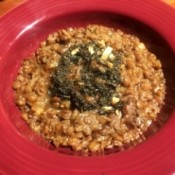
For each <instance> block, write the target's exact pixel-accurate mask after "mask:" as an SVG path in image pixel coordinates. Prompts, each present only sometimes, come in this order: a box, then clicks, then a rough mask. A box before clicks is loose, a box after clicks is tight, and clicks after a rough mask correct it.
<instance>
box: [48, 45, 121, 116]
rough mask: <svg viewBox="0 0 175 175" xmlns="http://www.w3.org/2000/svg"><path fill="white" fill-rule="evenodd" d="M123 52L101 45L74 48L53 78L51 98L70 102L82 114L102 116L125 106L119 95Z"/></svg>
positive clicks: (69, 50)
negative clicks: (93, 113)
mask: <svg viewBox="0 0 175 175" xmlns="http://www.w3.org/2000/svg"><path fill="white" fill-rule="evenodd" d="M121 57H122V52H114V51H113V49H112V48H111V47H110V46H106V45H105V43H103V44H102V42H89V43H84V44H77V45H74V46H71V47H70V48H69V49H67V51H66V52H65V53H64V55H63V56H62V58H61V61H60V63H59V65H58V67H57V68H56V69H55V71H54V73H53V75H52V77H51V87H50V92H51V95H52V96H53V97H54V96H57V97H60V98H62V99H65V100H70V102H71V107H72V108H73V109H75V108H76V109H78V110H80V111H88V110H94V109H96V110H98V112H99V113H100V114H103V113H108V112H112V111H115V110H116V109H119V108H121V107H122V102H121V101H120V100H119V96H118V94H117V91H116V89H117V87H118V86H119V85H120V83H121V77H120V65H121Z"/></svg>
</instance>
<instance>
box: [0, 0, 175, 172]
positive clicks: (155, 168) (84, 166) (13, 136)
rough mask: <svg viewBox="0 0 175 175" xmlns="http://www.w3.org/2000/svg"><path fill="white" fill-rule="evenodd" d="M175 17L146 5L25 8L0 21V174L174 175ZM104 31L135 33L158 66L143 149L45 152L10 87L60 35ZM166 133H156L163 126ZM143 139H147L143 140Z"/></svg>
mask: <svg viewBox="0 0 175 175" xmlns="http://www.w3.org/2000/svg"><path fill="white" fill-rule="evenodd" d="M174 19H175V10H174V9H172V8H171V7H169V6H167V5H165V4H164V3H163V2H161V1H157V0H156V1H152V0H143V1H140V0H133V1H130V0H116V1H113V0H89V1H86V0H72V1H69V0H59V1H57V0H50V1H43V0H36V1H31V0H29V1H27V2H25V3H23V4H21V5H20V6H18V7H17V8H15V9H14V10H12V11H10V12H9V13H8V14H6V15H5V16H3V17H1V19H0V26H1V27H0V174H2V175H6V174H8V175H22V174H25V175H29V174H30V175H31V174H36V175H40V174H42V175H52V174H60V175H70V174H71V175H116V174H117V175H125V174H126V175H128V174H133V175H147V174H150V175H173V173H175V134H174V132H175V113H174V109H175V102H174V99H175V90H174V89H175V70H174V64H175V56H174V52H175V38H174V36H175V30H174V29H175V20H174ZM94 23H95V24H103V25H107V26H112V27H119V28H122V29H123V30H125V31H126V32H129V33H137V34H138V35H139V36H140V37H141V38H142V39H143V40H144V41H145V42H148V43H152V45H153V46H154V47H153V48H151V49H152V51H153V52H155V53H156V54H157V55H158V57H159V58H160V59H161V61H162V63H163V69H164V72H165V78H166V80H167V89H168V90H167V97H166V104H165V107H164V108H163V110H162V111H161V114H160V121H161V122H158V123H156V124H155V125H156V126H157V128H160V129H159V131H158V132H157V133H156V134H154V135H153V136H151V137H149V139H148V140H146V141H145V142H144V143H142V144H140V145H138V146H136V147H135V148H132V149H130V150H126V151H123V152H119V153H116V152H112V153H111V154H107V155H103V156H91V157H83V156H77V155H70V154H68V153H65V152H61V151H60V152H58V151H57V152H56V151H53V150H51V148H50V145H49V144H48V143H47V142H46V141H45V140H43V139H42V138H40V137H39V136H37V135H36V134H34V133H33V132H32V131H31V130H30V129H29V128H28V126H27V125H26V124H25V122H24V121H23V120H22V119H21V118H20V112H19V110H18V109H17V107H16V106H15V103H14V100H13V89H12V83H13V81H14V79H15V77H16V75H17V71H18V69H19V67H20V63H21V61H22V60H23V59H24V58H25V57H27V56H28V55H30V54H31V53H32V52H34V51H35V50H36V49H37V47H38V46H39V43H40V42H41V41H42V40H44V39H45V38H46V36H47V35H48V34H49V33H51V32H54V31H56V30H58V29H61V28H66V27H75V26H85V25H87V24H94ZM164 121H166V122H165V125H164V126H163V127H162V124H163V123H164ZM148 135H149V134H148Z"/></svg>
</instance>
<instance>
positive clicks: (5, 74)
mask: <svg viewBox="0 0 175 175" xmlns="http://www.w3.org/2000/svg"><path fill="white" fill-rule="evenodd" d="M88 24H102V25H105V26H110V27H114V28H120V29H122V30H124V31H125V32H127V33H130V34H136V35H137V36H138V37H139V38H140V39H141V40H142V41H143V42H144V43H145V44H146V45H147V47H148V48H149V49H150V51H152V52H153V53H155V54H156V55H157V57H158V58H159V59H160V60H161V62H162V64H163V71H164V75H165V78H166V86H167V94H166V99H165V105H164V107H163V108H162V110H161V112H160V114H159V116H158V121H157V122H155V123H154V124H153V125H151V126H150V128H149V130H148V131H147V132H146V133H145V136H146V137H150V136H151V135H152V134H153V133H154V132H156V131H157V129H159V128H160V127H161V126H162V125H163V124H164V123H165V122H166V121H167V120H168V119H169V117H170V116H171V113H172V112H173V110H174V108H175V100H173V99H175V90H174V86H175V69H174V54H173V52H172V50H171V48H170V47H169V46H168V44H167V42H166V40H164V39H163V38H162V37H161V36H160V35H159V34H158V33H157V32H156V31H154V30H153V29H151V28H150V27H149V26H147V25H145V24H143V23H141V22H139V21H136V20H134V19H131V18H129V17H127V16H121V15H119V14H113V13H108V12H100V11H86V12H78V13H70V14H67V15H59V16H55V17H53V18H49V19H47V20H44V19H43V20H41V21H39V20H38V21H35V22H34V23H32V24H28V25H26V26H25V27H24V29H23V31H21V32H20V33H19V34H18V35H17V36H16V38H14V39H13V40H12V42H11V44H10V45H9V48H8V52H7V53H6V54H5V56H4V57H3V58H2V60H1V64H0V79H1V82H2V84H1V86H0V91H1V92H3V93H2V94H1V96H0V101H1V104H2V105H3V108H4V111H5V114H6V117H7V118H8V119H9V120H10V121H11V123H12V125H13V126H14V127H15V129H16V132H18V133H19V134H20V135H21V136H22V137H24V138H27V139H28V140H30V141H31V142H33V143H35V144H37V145H40V146H41V147H44V148H48V149H53V147H52V146H51V145H50V144H49V143H48V142H47V141H45V140H44V139H42V138H41V137H40V136H39V135H37V134H35V133H33V132H32V131H31V130H30V129H29V127H28V126H27V124H26V123H25V122H24V121H23V120H22V119H21V117H20V111H19V110H18V108H17V107H16V105H15V103H14V99H13V89H12V84H13V81H14V79H15V78H16V76H17V72H18V70H19V67H20V65H21V62H22V60H23V59H24V58H26V57H27V56H29V55H30V54H31V53H32V52H34V51H35V50H36V49H37V47H38V46H39V43H40V42H41V41H42V40H44V39H45V38H46V36H47V35H48V34H49V33H52V32H54V31H56V30H58V29H62V28H66V27H77V26H78V27H79V26H86V25H88ZM59 151H61V152H64V153H65V152H66V153H69V154H72V153H71V152H69V151H67V150H66V151H65V150H59ZM115 151H117V150H115ZM112 152H114V151H112ZM110 153H111V152H110Z"/></svg>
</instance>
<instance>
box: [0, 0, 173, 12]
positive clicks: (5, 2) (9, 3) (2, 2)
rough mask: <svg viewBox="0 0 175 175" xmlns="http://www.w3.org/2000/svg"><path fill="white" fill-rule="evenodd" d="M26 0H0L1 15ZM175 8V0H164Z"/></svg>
mask: <svg viewBox="0 0 175 175" xmlns="http://www.w3.org/2000/svg"><path fill="white" fill-rule="evenodd" d="M24 1H26V0H0V15H3V14H5V13H7V12H8V11H9V10H10V9H12V8H13V7H15V6H16V5H18V4H20V3H22V2H24ZM162 1H164V2H165V3H167V4H169V5H171V6H172V7H174V8H175V0H162Z"/></svg>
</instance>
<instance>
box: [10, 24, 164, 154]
mask: <svg viewBox="0 0 175 175" xmlns="http://www.w3.org/2000/svg"><path fill="white" fill-rule="evenodd" d="M13 88H14V99H15V103H16V105H17V106H18V107H19V109H20V110H21V116H22V118H23V119H24V120H25V121H26V122H27V124H28V125H29V126H30V128H31V129H32V130H33V131H35V132H36V133H39V134H40V135H42V136H43V137H44V138H45V139H47V140H48V141H49V142H50V143H52V144H53V145H54V146H55V147H57V148H60V147H66V148H70V149H72V150H73V151H81V152H84V153H88V152H92V153H98V152H104V151H105V150H108V149H113V148H115V147H123V146H124V145H126V144H130V143H131V144H132V143H134V142H137V141H138V140H139V141H138V143H139V142H140V141H143V140H144V135H143V133H144V132H145V131H146V130H147V129H148V127H149V126H150V125H151V123H152V122H154V121H156V120H157V115H158V113H159V112H160V110H161V108H162V106H163V104H164V98H165V93H166V82H165V78H164V74H163V71H162V65H161V62H160V60H159V59H158V58H157V57H156V56H155V55H154V54H153V53H151V52H150V51H149V50H148V49H147V47H146V46H145V44H144V43H143V42H141V41H140V40H139V38H138V37H137V36H135V35H131V34H126V33H124V32H123V31H121V30H119V29H114V28H110V27H105V26H102V25H88V26H86V27H79V28H67V29H62V30H58V31H57V32H55V33H53V34H50V35H49V36H48V38H47V39H46V40H45V41H43V42H42V43H41V45H40V47H39V48H38V49H37V51H36V52H35V53H33V54H32V55H31V56H29V57H28V58H26V59H25V60H24V61H23V63H22V65H21V68H20V70H19V73H18V75H17V78H16V80H15V81H14V84H13ZM134 145H135V144H134Z"/></svg>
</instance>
